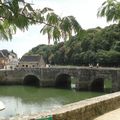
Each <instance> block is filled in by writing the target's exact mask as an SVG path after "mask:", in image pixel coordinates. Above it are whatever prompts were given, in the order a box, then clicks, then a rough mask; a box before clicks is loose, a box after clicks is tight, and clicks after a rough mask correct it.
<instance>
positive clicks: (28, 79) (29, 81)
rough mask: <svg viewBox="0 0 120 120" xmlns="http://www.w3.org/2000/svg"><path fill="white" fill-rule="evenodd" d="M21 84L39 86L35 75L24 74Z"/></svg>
mask: <svg viewBox="0 0 120 120" xmlns="http://www.w3.org/2000/svg"><path fill="white" fill-rule="evenodd" d="M23 85H26V86H36V87H39V86H40V80H39V78H38V77H37V76H35V75H27V76H25V78H24V80H23Z"/></svg>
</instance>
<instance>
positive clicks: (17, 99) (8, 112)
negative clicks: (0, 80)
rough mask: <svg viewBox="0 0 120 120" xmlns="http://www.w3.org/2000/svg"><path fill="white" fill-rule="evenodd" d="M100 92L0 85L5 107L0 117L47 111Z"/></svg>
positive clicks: (0, 112) (0, 95) (1, 97)
mask: <svg viewBox="0 0 120 120" xmlns="http://www.w3.org/2000/svg"><path fill="white" fill-rule="evenodd" d="M103 94H105V93H100V92H77V91H75V90H67V89H54V88H35V87H26V86H0V101H2V102H3V103H4V104H5V106H6V109H5V110H3V111H0V117H6V118H8V117H12V116H16V115H27V114H34V113H39V112H48V111H50V110H54V109H56V108H59V107H61V106H63V105H65V104H69V103H72V102H76V101H80V100H83V99H86V98H90V97H95V96H100V95H103Z"/></svg>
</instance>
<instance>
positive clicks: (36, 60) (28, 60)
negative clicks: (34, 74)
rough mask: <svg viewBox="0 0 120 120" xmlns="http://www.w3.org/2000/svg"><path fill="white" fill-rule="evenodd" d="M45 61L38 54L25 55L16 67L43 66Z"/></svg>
mask: <svg viewBox="0 0 120 120" xmlns="http://www.w3.org/2000/svg"><path fill="white" fill-rule="evenodd" d="M45 65H46V64H45V61H44V59H43V57H42V56H38V55H25V56H23V57H22V58H21V59H20V61H19V63H18V68H40V67H45Z"/></svg>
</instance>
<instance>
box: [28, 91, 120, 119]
mask: <svg viewBox="0 0 120 120" xmlns="http://www.w3.org/2000/svg"><path fill="white" fill-rule="evenodd" d="M119 107H120V92H116V93H111V94H107V95H103V96H100V97H95V98H91V99H87V100H83V101H80V102H76V103H72V104H68V105H65V106H63V107H62V108H60V109H58V110H56V111H55V112H54V111H53V112H52V113H51V115H52V117H53V120H93V119H94V118H96V117H97V116H100V115H102V114H104V113H106V112H109V111H111V110H114V109H117V108H119ZM41 116H42V115H41V114H40V115H36V116H34V117H33V116H32V117H29V119H32V118H35V119H38V118H41Z"/></svg>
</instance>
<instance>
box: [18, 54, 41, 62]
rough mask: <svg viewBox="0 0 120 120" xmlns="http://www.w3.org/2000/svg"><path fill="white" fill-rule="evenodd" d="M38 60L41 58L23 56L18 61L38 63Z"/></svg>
mask: <svg viewBox="0 0 120 120" xmlns="http://www.w3.org/2000/svg"><path fill="white" fill-rule="evenodd" d="M40 59H41V56H35V55H25V56H23V57H22V58H21V59H20V61H21V62H37V61H40Z"/></svg>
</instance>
